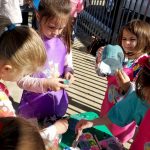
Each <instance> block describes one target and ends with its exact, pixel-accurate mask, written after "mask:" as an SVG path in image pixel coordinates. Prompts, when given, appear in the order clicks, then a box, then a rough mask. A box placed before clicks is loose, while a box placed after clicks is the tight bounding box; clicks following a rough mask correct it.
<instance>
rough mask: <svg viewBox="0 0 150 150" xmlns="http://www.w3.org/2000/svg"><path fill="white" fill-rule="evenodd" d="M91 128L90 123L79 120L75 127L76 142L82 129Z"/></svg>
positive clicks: (91, 123) (91, 124)
mask: <svg viewBox="0 0 150 150" xmlns="http://www.w3.org/2000/svg"><path fill="white" fill-rule="evenodd" d="M92 126H93V122H92V121H88V120H80V121H79V122H78V123H77V125H76V127H75V132H76V133H77V136H76V140H78V139H79V137H80V136H81V135H82V131H83V129H86V128H91V127H92Z"/></svg>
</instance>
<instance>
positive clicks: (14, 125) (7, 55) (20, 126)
mask: <svg viewBox="0 0 150 150" xmlns="http://www.w3.org/2000/svg"><path fill="white" fill-rule="evenodd" d="M37 44H38V46H37ZM45 61H46V53H45V48H44V44H43V41H42V40H41V38H40V37H39V35H38V34H37V33H36V32H35V31H34V30H33V29H32V28H29V27H21V26H17V27H16V26H15V25H14V24H12V23H11V22H10V20H9V19H8V18H6V17H3V16H0V78H1V79H2V80H6V81H17V80H18V79H20V78H22V77H23V76H25V75H27V74H32V73H33V72H36V71H39V70H41V68H42V67H43V65H44V64H45ZM0 117H1V118H0V148H2V146H3V150H5V149H6V150H7V149H10V146H13V149H14V150H15V149H17V150H22V149H32V150H45V148H44V146H43V145H42V144H43V140H42V139H41V136H42V137H43V139H44V142H45V141H46V142H47V143H48V144H49V143H52V141H53V139H55V137H56V136H57V134H62V133H64V132H65V131H66V130H67V128H68V123H67V120H60V121H57V122H56V123H55V124H54V125H53V126H51V127H48V128H45V129H44V130H42V131H41V136H40V134H39V133H38V132H39V131H38V130H37V129H35V127H33V126H31V125H30V124H29V123H28V122H27V121H25V120H24V119H21V118H15V117H16V114H15V110H14V108H13V107H12V103H11V101H10V100H9V91H8V90H7V88H6V86H5V85H4V84H3V83H1V82H0ZM2 117H3V118H2ZM4 117H9V118H4ZM20 131H21V132H20ZM7 132H8V134H7ZM11 133H12V134H11ZM17 133H18V134H17ZM10 138H12V142H11V141H10V143H8V145H7V143H5V144H4V142H5V140H6V142H7V140H9V139H10ZM29 139H31V140H29ZM2 141H3V142H2ZM47 143H46V144H47ZM46 146H47V145H46ZM29 147H30V148H29ZM47 147H48V146H47ZM13 149H12V150H13Z"/></svg>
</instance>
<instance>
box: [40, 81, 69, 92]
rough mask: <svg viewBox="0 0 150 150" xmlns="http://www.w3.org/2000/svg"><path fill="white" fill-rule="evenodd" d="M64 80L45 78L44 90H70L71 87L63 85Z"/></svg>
mask: <svg viewBox="0 0 150 150" xmlns="http://www.w3.org/2000/svg"><path fill="white" fill-rule="evenodd" d="M63 81H64V79H61V78H45V79H44V80H43V88H44V89H47V90H49V89H50V90H52V91H58V90H60V89H65V88H68V87H69V86H68V85H66V84H63Z"/></svg>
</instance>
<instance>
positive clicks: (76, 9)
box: [70, 0, 84, 18]
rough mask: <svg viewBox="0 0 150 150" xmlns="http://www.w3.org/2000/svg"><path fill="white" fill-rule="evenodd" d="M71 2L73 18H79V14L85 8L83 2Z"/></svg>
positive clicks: (71, 0) (73, 0) (78, 0)
mask: <svg viewBox="0 0 150 150" xmlns="http://www.w3.org/2000/svg"><path fill="white" fill-rule="evenodd" d="M70 2H71V16H72V17H75V18H76V17H77V14H78V13H80V12H81V11H82V10H83V8H84V5H83V0H70Z"/></svg>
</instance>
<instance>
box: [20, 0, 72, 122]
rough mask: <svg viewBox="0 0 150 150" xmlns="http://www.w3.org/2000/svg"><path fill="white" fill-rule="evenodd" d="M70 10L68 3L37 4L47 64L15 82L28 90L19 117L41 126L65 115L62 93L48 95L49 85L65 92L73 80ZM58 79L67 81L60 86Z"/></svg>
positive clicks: (56, 0) (60, 0)
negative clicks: (33, 119) (37, 121)
mask: <svg viewBox="0 0 150 150" xmlns="http://www.w3.org/2000/svg"><path fill="white" fill-rule="evenodd" d="M70 9H71V8H70V1H69V0H50V1H49V0H42V1H40V3H39V7H38V12H37V20H38V22H39V34H40V36H41V38H42V39H43V41H44V44H45V47H46V53H47V61H46V64H45V67H44V69H43V71H41V72H39V73H37V74H34V75H33V76H32V77H29V76H28V77H27V78H24V79H22V80H20V81H19V82H18V85H19V86H20V87H21V88H23V89H25V90H28V91H25V90H24V91H23V95H22V98H21V103H20V106H19V115H21V116H24V117H26V118H37V119H39V121H40V122H42V123H43V122H46V120H48V122H52V123H53V122H55V121H56V120H57V119H60V118H61V117H62V116H64V114H65V113H66V110H67V108H68V96H67V93H66V91H65V90H64V89H61V90H59V91H57V92H54V91H51V90H53V88H51V87H49V84H50V82H53V83H54V84H58V85H61V88H66V87H68V86H69V84H70V83H72V82H73V80H74V76H73V69H72V53H71V51H70V33H69V27H70V23H69V17H70ZM58 77H60V78H65V79H67V80H65V82H63V79H60V78H58ZM56 81H57V82H56ZM33 82H34V85H33V84H32V83H33ZM60 82H63V84H62V83H60ZM65 84H66V85H65ZM31 85H32V86H31ZM57 90H58V89H57ZM29 91H32V92H29Z"/></svg>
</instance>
